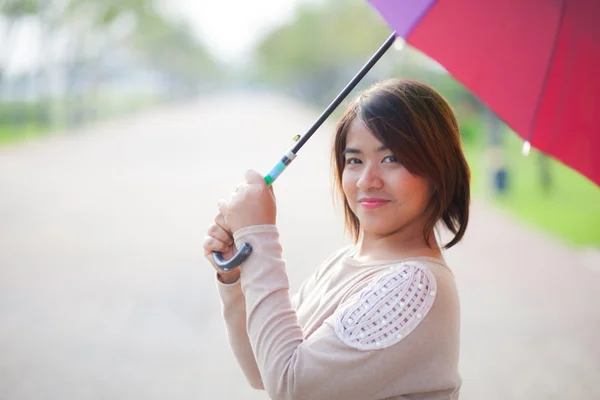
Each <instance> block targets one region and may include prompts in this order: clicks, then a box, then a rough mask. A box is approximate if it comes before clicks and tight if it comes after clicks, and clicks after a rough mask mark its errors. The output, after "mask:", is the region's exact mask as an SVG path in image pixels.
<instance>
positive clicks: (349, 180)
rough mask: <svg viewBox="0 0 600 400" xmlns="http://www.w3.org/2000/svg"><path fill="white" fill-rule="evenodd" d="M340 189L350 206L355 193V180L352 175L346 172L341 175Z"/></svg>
mask: <svg viewBox="0 0 600 400" xmlns="http://www.w3.org/2000/svg"><path fill="white" fill-rule="evenodd" d="M342 189H343V190H344V195H345V196H346V198H347V199H348V202H349V203H350V204H352V202H353V199H354V197H355V196H354V194H355V193H356V180H355V179H354V177H353V176H352V174H351V173H349V172H347V171H346V170H344V172H343V173H342Z"/></svg>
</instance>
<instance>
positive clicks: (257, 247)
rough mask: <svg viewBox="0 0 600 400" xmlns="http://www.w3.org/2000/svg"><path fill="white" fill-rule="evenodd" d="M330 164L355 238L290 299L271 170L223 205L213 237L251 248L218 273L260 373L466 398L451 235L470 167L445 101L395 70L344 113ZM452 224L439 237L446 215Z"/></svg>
mask: <svg viewBox="0 0 600 400" xmlns="http://www.w3.org/2000/svg"><path fill="white" fill-rule="evenodd" d="M332 164H333V169H334V173H335V178H336V187H337V189H339V192H340V194H341V198H342V200H343V204H344V212H345V217H346V227H347V228H348V229H349V230H350V232H351V233H352V235H353V238H354V242H355V245H354V246H351V247H349V248H345V249H342V250H341V251H338V252H337V253H336V254H334V255H333V256H332V257H330V259H328V260H326V261H325V262H324V263H323V264H322V265H321V267H320V268H318V269H317V271H316V272H315V273H314V274H313V275H312V276H311V277H310V278H309V279H308V280H307V281H305V282H304V283H303V284H302V286H301V288H300V290H299V292H298V293H297V294H296V295H295V296H294V297H293V298H291V297H290V295H289V283H288V277H287V274H286V271H285V261H284V260H283V258H282V255H281V253H282V251H281V245H280V244H279V240H278V231H277V226H276V225H275V222H276V206H275V197H274V195H273V191H272V190H271V189H270V188H268V187H267V186H266V184H265V182H264V180H263V178H262V176H261V175H259V174H258V173H256V172H254V171H249V172H247V174H246V182H245V183H243V184H242V185H240V186H238V190H237V192H236V193H235V194H234V195H233V196H232V198H231V199H230V200H228V201H222V202H220V204H219V213H218V215H217V217H216V219H215V223H214V224H213V225H212V226H211V227H210V228H209V231H208V236H207V238H206V240H205V242H204V250H205V254H206V256H207V258H208V259H209V260H211V261H212V252H213V251H220V252H225V253H226V255H227V256H228V257H231V255H232V254H234V253H235V251H236V248H235V245H240V244H241V243H244V242H248V243H250V244H252V247H253V249H254V251H253V253H252V255H251V256H250V257H249V258H248V260H246V261H245V263H244V264H242V265H241V266H240V267H239V268H238V269H237V270H234V271H232V272H229V273H221V272H218V274H217V278H218V288H219V293H220V295H221V299H222V303H223V313H224V317H225V322H226V326H227V332H228V335H229V340H230V343H231V346H232V348H233V351H234V353H235V356H236V357H237V359H238V361H239V363H240V366H241V367H242V369H243V371H244V373H245V375H246V377H247V379H248V381H249V383H250V385H251V386H252V387H254V388H257V389H265V390H266V391H267V393H268V394H269V396H270V397H271V398H273V399H328V400H332V399H361V400H362V399H457V398H458V393H459V389H460V384H461V378H460V375H459V372H458V353H459V352H458V350H459V303H458V295H457V290H456V286H455V281H454V277H453V275H452V272H451V271H450V269H449V268H448V266H447V265H446V263H445V261H444V258H443V256H442V251H441V250H442V248H445V249H447V248H450V247H452V246H454V245H455V244H456V243H458V242H459V241H460V240H461V238H462V237H463V235H464V233H465V229H466V227H467V222H468V216H469V168H468V165H467V162H466V160H465V157H464V155H463V152H462V149H461V145H460V136H459V130H458V125H457V123H456V119H455V117H454V114H453V113H452V110H451V109H450V107H449V105H448V103H447V102H446V101H445V100H444V99H443V98H442V97H441V96H440V95H439V94H438V93H437V92H435V91H434V90H433V89H431V88H430V87H428V86H426V85H424V84H421V83H418V82H414V81H407V80H389V81H385V82H383V83H380V84H377V85H375V86H374V87H372V88H370V89H369V90H367V91H366V92H364V93H363V94H361V95H360V96H359V97H358V98H357V99H356V100H355V101H354V102H352V103H351V104H350V105H349V107H348V108H347V109H346V111H345V112H344V114H343V116H342V117H341V120H340V121H339V123H338V125H337V128H336V132H335V139H334V145H333V154H332ZM438 225H443V226H445V227H446V228H448V229H449V230H450V231H451V232H452V233H453V234H454V236H453V238H452V239H451V240H450V242H449V243H446V244H444V245H443V246H440V245H439V244H438V241H437V240H436V236H435V229H436V226H438Z"/></svg>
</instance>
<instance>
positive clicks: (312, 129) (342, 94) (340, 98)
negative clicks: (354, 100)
mask: <svg viewBox="0 0 600 400" xmlns="http://www.w3.org/2000/svg"><path fill="white" fill-rule="evenodd" d="M394 40H396V32H393V33H392V34H391V35H390V37H388V38H387V40H386V41H385V43H383V45H381V47H380V48H379V50H377V52H376V53H375V54H373V56H372V57H371V59H369V61H367V63H366V64H365V65H364V66H363V67H362V68H361V70H360V71H358V73H357V74H356V75H355V76H354V78H352V80H351V81H350V82H349V83H348V84H347V85H346V87H345V88H344V89H343V90H342V91H341V92H340V94H338V95H337V97H336V98H335V99H334V100H333V101H332V102H331V104H330V105H329V107H327V108H326V109H325V111H323V114H321V116H320V117H319V119H317V121H316V122H315V123H314V124H313V126H311V127H310V129H309V130H308V131H307V132H306V133H305V134H304V136H302V137H301V138H300V140H298V143H296V145H295V146H294V147H293V148H292V153H294V154H297V153H298V151H299V150H300V148H302V146H304V143H306V141H307V140H308V139H310V137H311V136H312V134H313V133H315V132H316V130H317V129H319V127H320V126H321V125H322V124H323V122H325V120H326V119H327V118H328V117H329V115H331V113H332V112H333V111H334V110H335V109H336V108H337V107H338V106H339V105H340V103H341V102H342V101H344V99H345V98H346V97H347V96H348V94H350V92H351V91H352V89H354V87H355V86H356V85H357V84H358V82H360V81H361V79H362V78H363V77H364V76H365V75H366V74H367V72H369V70H370V69H371V68H372V67H373V65H375V63H377V61H379V59H380V58H381V56H383V55H384V54H385V52H386V51H387V50H388V49H389V48H390V47H391V46H392V44H394Z"/></svg>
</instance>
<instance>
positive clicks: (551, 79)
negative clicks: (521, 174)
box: [369, 0, 600, 185]
mask: <svg viewBox="0 0 600 400" xmlns="http://www.w3.org/2000/svg"><path fill="white" fill-rule="evenodd" d="M369 2H370V3H371V4H372V5H373V6H374V7H375V8H376V9H377V10H378V11H379V13H380V14H381V15H382V16H383V17H384V19H385V20H386V22H387V23H388V25H390V27H391V28H392V29H394V30H395V31H396V34H397V36H400V37H402V38H404V39H405V40H406V41H407V42H408V43H409V44H411V45H412V46H414V47H416V48H418V49H420V50H421V51H423V52H424V53H426V54H428V55H429V56H430V57H432V58H433V59H435V60H436V61H438V62H439V63H440V64H441V65H443V66H444V67H445V68H446V69H447V70H448V71H449V72H450V73H451V74H452V75H453V76H454V77H455V78H456V79H458V80H459V81H460V82H461V83H463V84H464V85H465V86H466V87H467V88H469V89H470V90H471V91H472V92H473V93H475V94H476V95H477V96H478V97H479V98H480V99H481V101H483V102H484V103H485V104H486V105H488V106H489V107H490V108H491V109H492V110H494V112H495V113H496V114H497V115H498V116H499V117H500V118H501V119H503V120H504V121H505V122H506V123H507V124H508V125H509V126H510V127H511V128H512V129H513V130H514V131H515V132H517V133H518V134H519V135H520V136H521V137H522V138H523V139H524V140H526V141H528V142H530V143H531V145H532V146H533V147H535V148H537V149H539V150H541V151H543V152H545V153H546V154H548V155H551V156H553V157H554V158H556V159H558V160H560V161H562V162H563V163H565V164H567V165H569V166H570V167H572V168H574V169H576V170H578V171H579V172H581V173H582V174H583V175H585V176H586V177H588V178H589V179H590V180H592V181H593V182H595V183H596V184H597V185H600V1H599V0H526V1H524V0H502V1H481V0H411V1H399V0H369Z"/></svg>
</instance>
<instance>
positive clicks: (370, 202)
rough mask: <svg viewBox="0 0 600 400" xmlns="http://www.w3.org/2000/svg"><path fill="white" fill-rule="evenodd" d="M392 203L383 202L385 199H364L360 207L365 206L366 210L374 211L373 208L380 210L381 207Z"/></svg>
mask: <svg viewBox="0 0 600 400" xmlns="http://www.w3.org/2000/svg"><path fill="white" fill-rule="evenodd" d="M389 202H390V201H389V200H383V199H364V200H361V201H360V205H361V206H363V207H364V208H368V209H373V208H378V207H381V206H384V205H386V204H388V203H389Z"/></svg>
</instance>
